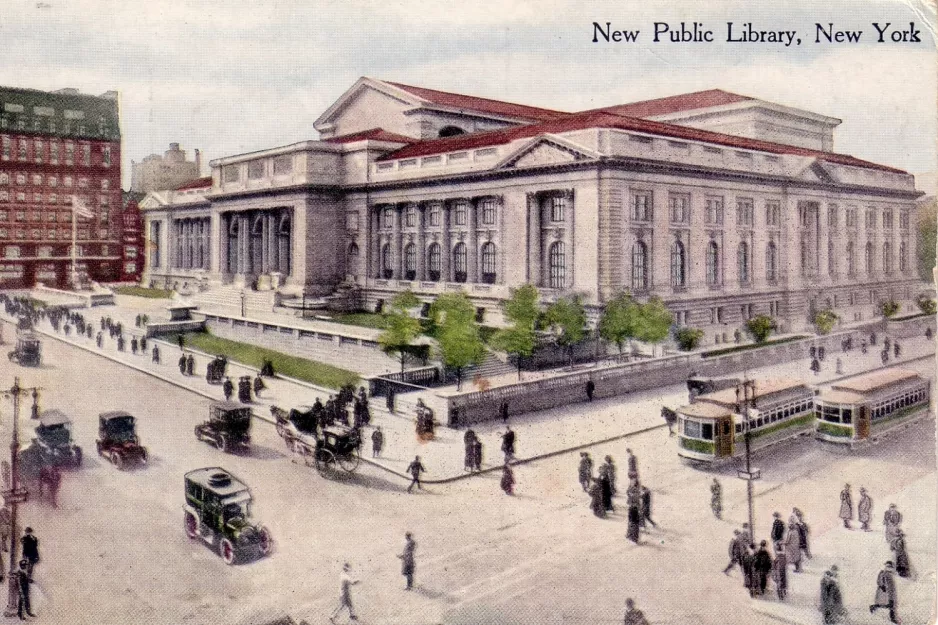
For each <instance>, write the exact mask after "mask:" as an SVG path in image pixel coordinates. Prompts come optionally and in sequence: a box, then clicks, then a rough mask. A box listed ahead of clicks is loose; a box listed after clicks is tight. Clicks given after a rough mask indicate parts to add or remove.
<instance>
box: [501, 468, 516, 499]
mask: <svg viewBox="0 0 938 625" xmlns="http://www.w3.org/2000/svg"><path fill="white" fill-rule="evenodd" d="M501 486H502V490H503V491H505V494H507V495H514V494H515V474H514V473H513V472H512V471H511V465H510V464H508V462H505V466H504V467H503V468H502V482H501Z"/></svg>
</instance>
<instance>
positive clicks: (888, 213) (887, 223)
mask: <svg viewBox="0 0 938 625" xmlns="http://www.w3.org/2000/svg"><path fill="white" fill-rule="evenodd" d="M883 228H892V209H891V208H890V209H886V210H884V211H883Z"/></svg>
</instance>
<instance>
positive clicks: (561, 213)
mask: <svg viewBox="0 0 938 625" xmlns="http://www.w3.org/2000/svg"><path fill="white" fill-rule="evenodd" d="M566 213H567V198H565V197H563V196H554V197H552V198H550V220H551V221H552V222H555V223H559V222H561V221H563V220H564V219H566Z"/></svg>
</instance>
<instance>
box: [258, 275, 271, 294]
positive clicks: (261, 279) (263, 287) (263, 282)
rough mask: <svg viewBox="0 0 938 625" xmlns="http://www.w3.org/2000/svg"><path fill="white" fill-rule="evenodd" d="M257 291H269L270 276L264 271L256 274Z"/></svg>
mask: <svg viewBox="0 0 938 625" xmlns="http://www.w3.org/2000/svg"><path fill="white" fill-rule="evenodd" d="M256 288H257V290H258V291H269V290H270V289H271V280H270V276H269V275H268V274H266V273H262V274H261V275H259V276H257V286H256Z"/></svg>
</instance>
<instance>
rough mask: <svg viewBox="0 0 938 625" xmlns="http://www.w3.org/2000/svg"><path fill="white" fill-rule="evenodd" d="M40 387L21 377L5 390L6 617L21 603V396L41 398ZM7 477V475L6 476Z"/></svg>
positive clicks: (24, 497)
mask: <svg viewBox="0 0 938 625" xmlns="http://www.w3.org/2000/svg"><path fill="white" fill-rule="evenodd" d="M39 390H40V389H39V387H32V388H23V387H22V386H20V379H19V378H14V380H13V387H12V388H10V389H9V390H6V391H3V393H2V394H3V396H4V397H6V398H8V399H12V400H13V434H12V436H11V437H10V478H9V483H8V484H4V486H5V487H6V489H5V490H4V491H3V492H2V494H3V499H4V501H5V502H6V504H7V505H9V506H10V571H9V580H10V586H9V592H8V594H7V607H6V609H5V610H4V611H3V615H4V616H6V617H12V616H16V614H17V612H18V604H19V590H18V589H17V586H16V584H17V582H16V563H17V558H16V538H17V537H16V510H17V506H18V505H19V504H21V503H23V502H25V501H26V495H27V491H26V489H25V488H22V487H20V486H19V483H18V482H19V466H18V465H19V449H20V439H19V432H18V429H19V420H20V398H21V397H26V396H27V395H29V394H32V397H33V401H34V402H38V400H39ZM4 477H5V476H4Z"/></svg>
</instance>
